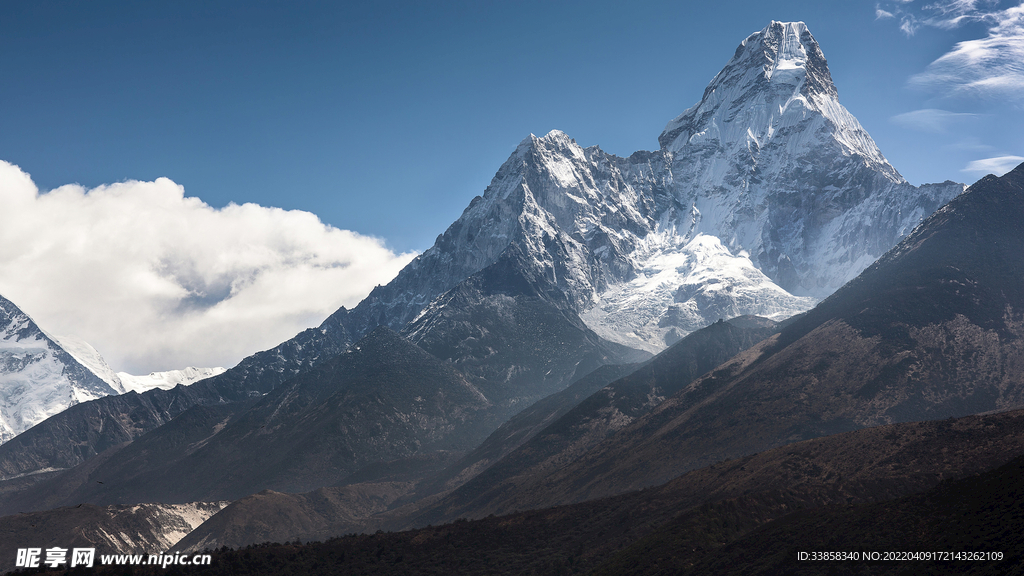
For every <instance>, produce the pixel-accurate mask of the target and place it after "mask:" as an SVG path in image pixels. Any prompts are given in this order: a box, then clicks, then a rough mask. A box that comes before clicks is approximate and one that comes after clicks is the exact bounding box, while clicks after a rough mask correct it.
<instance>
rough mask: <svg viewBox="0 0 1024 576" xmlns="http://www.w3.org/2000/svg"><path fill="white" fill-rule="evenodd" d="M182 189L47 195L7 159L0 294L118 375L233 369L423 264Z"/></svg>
mask: <svg viewBox="0 0 1024 576" xmlns="http://www.w3.org/2000/svg"><path fill="white" fill-rule="evenodd" d="M184 192H185V191H184V188H183V187H181V186H179V185H178V184H175V183H174V182H172V181H171V180H169V179H166V178H159V179H157V180H156V181H154V182H137V181H128V182H122V183H119V184H111V185H107V186H100V187H98V188H94V189H91V190H87V189H85V188H83V187H81V186H79V185H75V184H72V185H67V186H62V187H60V188H57V189H54V190H51V191H49V192H46V193H40V191H39V190H38V188H37V187H36V185H35V184H34V183H33V182H32V179H31V178H30V177H29V175H28V174H26V173H25V172H23V171H22V170H21V169H20V168H18V167H17V166H14V165H12V164H9V163H7V162H3V161H0V294H2V295H4V296H5V297H7V298H8V299H10V300H11V301H13V302H14V303H15V304H17V305H18V306H19V307H21V308H22V309H23V310H24V311H25V312H26V313H28V314H29V315H31V316H33V318H34V319H35V320H36V321H37V322H38V323H39V324H40V326H41V327H42V328H43V329H44V330H47V331H49V332H51V333H53V334H58V335H65V334H66V335H74V336H78V337H80V338H83V339H85V340H86V341H88V342H89V343H90V344H92V345H93V346H94V347H96V348H97V349H98V350H99V351H100V353H102V354H103V356H104V358H105V359H106V360H107V362H108V363H109V364H110V365H111V366H112V367H114V368H115V369H116V370H121V371H127V372H131V373H135V374H144V373H148V372H150V371H153V370H167V369H175V368H182V367H185V366H233V365H234V364H235V363H237V362H238V361H239V360H241V359H242V358H243V357H245V356H247V355H248V354H251V353H253V352H256V351H258V350H263V349H266V348H270V347H272V346H275V345H277V344H278V343H280V342H282V341H284V340H286V339H288V338H290V337H292V336H294V335H295V334H296V333H298V332H300V331H302V330H304V329H306V328H309V327H311V326H315V325H316V324H318V323H319V322H321V321H322V320H323V319H324V318H325V317H327V316H328V315H329V314H330V313H332V312H334V311H335V310H336V309H338V308H339V307H340V306H343V305H344V306H352V305H354V304H356V303H358V302H359V300H361V299H362V298H363V297H364V296H366V294H368V293H369V291H370V290H371V289H372V288H373V287H374V286H375V285H377V284H384V283H387V282H388V281H389V280H390V279H391V278H393V277H394V276H395V275H396V274H397V273H398V271H399V270H400V269H401V268H402V267H403V266H405V264H407V263H408V262H409V261H410V260H412V258H413V257H414V256H415V254H395V253H393V252H392V251H390V250H388V249H387V248H386V247H385V246H384V244H383V243H382V241H381V240H379V239H376V238H371V237H367V236H362V235H359V234H357V233H355V232H350V231H347V230H339V229H336V228H333V227H331V226H328V225H325V224H324V223H322V222H320V220H319V219H318V218H317V217H316V215H314V214H311V213H308V212H302V211H298V210H291V211H286V210H281V209H278V208H266V207H263V206H258V205H255V204H244V205H241V206H239V205H234V204H231V205H228V206H226V207H224V208H213V207H210V206H208V205H207V204H205V203H203V202H202V201H201V200H199V199H198V198H189V197H186V196H185V193H184Z"/></svg>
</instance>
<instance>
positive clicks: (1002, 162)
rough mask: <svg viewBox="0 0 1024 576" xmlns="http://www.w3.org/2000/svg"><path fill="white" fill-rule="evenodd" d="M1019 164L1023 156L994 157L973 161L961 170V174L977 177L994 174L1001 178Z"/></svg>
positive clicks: (1023, 158)
mask: <svg viewBox="0 0 1024 576" xmlns="http://www.w3.org/2000/svg"><path fill="white" fill-rule="evenodd" d="M1021 162H1024V156H996V157H994V158H984V159H982V160H974V161H973V162H970V163H969V164H967V167H966V168H964V169H963V170H961V172H974V173H978V174H979V175H983V174H995V175H996V176H1002V175H1003V174H1006V173H1007V172H1009V171H1010V170H1013V169H1014V168H1016V167H1017V166H1018V165H1020V163H1021Z"/></svg>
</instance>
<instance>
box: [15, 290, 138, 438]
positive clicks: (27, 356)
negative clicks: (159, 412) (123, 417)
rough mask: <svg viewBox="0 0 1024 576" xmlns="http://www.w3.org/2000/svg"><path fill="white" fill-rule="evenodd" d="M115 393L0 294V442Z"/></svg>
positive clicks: (114, 390) (115, 392) (115, 391)
mask: <svg viewBox="0 0 1024 576" xmlns="http://www.w3.org/2000/svg"><path fill="white" fill-rule="evenodd" d="M118 393H119V391H118V390H116V389H114V388H113V387H112V386H111V385H110V384H108V383H107V382H105V381H103V380H102V379H101V378H100V377H99V376H97V375H96V374H94V373H93V372H92V371H90V370H89V369H88V368H86V367H85V366H83V365H82V364H81V363H80V362H78V361H77V360H75V358H74V357H73V356H72V355H71V354H69V353H68V352H67V351H65V350H64V349H63V348H62V347H61V346H60V345H59V344H58V343H57V342H55V341H54V340H53V339H52V338H51V337H50V336H48V335H47V334H46V333H45V332H43V331H42V330H41V329H40V328H39V326H37V325H36V323H35V322H34V321H33V320H32V318H30V317H29V316H28V314H25V313H24V312H22V311H21V310H20V309H19V308H18V307H17V306H15V305H14V303H12V302H11V301H10V300H7V299H6V298H4V297H2V296H0V443H2V442H6V441H7V440H10V439H11V438H13V437H14V436H15V435H17V434H19V433H21V432H23V431H25V430H27V429H29V428H31V427H32V426H34V425H35V424H38V423H39V422H42V421H43V420H45V419H46V418H49V417H50V416H53V415H54V414H57V413H58V412H61V411H63V410H65V409H67V407H68V406H72V405H74V404H78V403H80V402H86V401H88V400H93V399H95V398H99V397H101V396H107V395H110V394H118Z"/></svg>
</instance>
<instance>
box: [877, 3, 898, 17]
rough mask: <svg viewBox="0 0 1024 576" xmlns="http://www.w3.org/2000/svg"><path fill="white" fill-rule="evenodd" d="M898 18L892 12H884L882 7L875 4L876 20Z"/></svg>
mask: <svg viewBox="0 0 1024 576" xmlns="http://www.w3.org/2000/svg"><path fill="white" fill-rule="evenodd" d="M895 17H896V16H895V15H894V14H893V13H892V12H887V11H885V10H882V8H881V6H879V5H878V4H875V20H884V19H886V18H895Z"/></svg>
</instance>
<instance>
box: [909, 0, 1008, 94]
mask: <svg viewBox="0 0 1024 576" xmlns="http://www.w3.org/2000/svg"><path fill="white" fill-rule="evenodd" d="M967 17H970V18H975V19H977V18H980V17H979V16H978V15H977V14H972V15H961V16H956V17H954V18H953V19H951V20H949V21H950V22H953V21H957V22H959V20H956V19H957V18H967ZM984 19H985V20H986V21H993V22H994V24H993V25H992V26H991V27H990V28H989V32H988V36H986V37H985V38H978V39H976V40H965V41H963V42H959V43H957V44H956V45H955V46H954V47H953V49H952V50H951V51H950V52H948V53H946V54H944V55H943V56H942V57H940V58H939V59H938V60H936V61H934V62H932V63H931V64H929V65H928V68H927V69H925V71H924V72H921V73H920V74H916V75H914V76H912V77H911V78H910V84H911V85H913V86H920V87H923V88H927V89H930V90H933V91H937V92H941V93H943V94H944V95H949V96H958V95H968V96H981V97H994V98H1006V99H1011V100H1024V4H1021V5H1019V6H1016V7H1013V8H1009V9H1007V10H1002V11H999V12H997V13H989V14H986V15H985V17H984Z"/></svg>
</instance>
